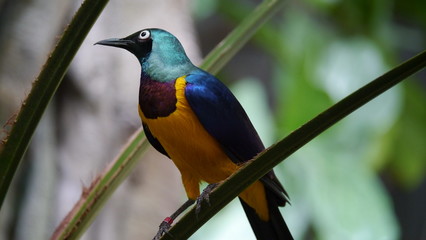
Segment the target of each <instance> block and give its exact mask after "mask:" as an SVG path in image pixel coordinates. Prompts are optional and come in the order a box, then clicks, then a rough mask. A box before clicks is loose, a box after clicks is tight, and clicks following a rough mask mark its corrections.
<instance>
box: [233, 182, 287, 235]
mask: <svg viewBox="0 0 426 240" xmlns="http://www.w3.org/2000/svg"><path fill="white" fill-rule="evenodd" d="M265 190H266V189H265ZM266 199H267V201H268V208H269V216H270V217H269V221H268V222H265V221H262V220H261V219H260V218H259V216H258V215H257V214H256V212H255V210H254V209H253V208H251V207H250V206H249V205H248V204H247V203H245V202H244V201H243V200H242V199H241V198H240V202H241V204H242V205H243V208H244V211H245V213H246V215H247V218H248V220H249V222H250V225H251V228H252V229H253V232H254V235H256V238H257V239H258V240H293V236H292V235H291V233H290V230H289V229H288V227H287V224H286V223H285V221H284V218H283V217H282V215H281V213H280V211H279V209H278V207H279V205H278V203H277V199H276V197H275V196H274V195H273V194H272V193H271V192H270V190H266Z"/></svg>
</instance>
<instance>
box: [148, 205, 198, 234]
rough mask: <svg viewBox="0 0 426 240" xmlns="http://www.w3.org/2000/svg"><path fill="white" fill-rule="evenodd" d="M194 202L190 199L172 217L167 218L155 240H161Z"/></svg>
mask: <svg viewBox="0 0 426 240" xmlns="http://www.w3.org/2000/svg"><path fill="white" fill-rule="evenodd" d="M194 202H195V201H194V200H192V199H188V200H187V201H186V202H185V203H184V204H182V206H180V207H179V208H178V209H177V210H176V211H175V212H174V213H173V214H172V215H170V217H166V218H165V219H164V220H163V221H162V222H161V224H160V226H159V229H158V232H157V234H156V235H155V237H154V239H153V240H159V239H160V238H161V237H162V236H163V235H164V234H165V233H167V232H168V231H169V229H170V227H171V226H172V224H173V221H174V220H175V219H176V218H177V217H178V216H179V215H180V214H181V213H182V212H183V211H185V210H186V209H187V208H188V207H190V206H191V205H192V204H194Z"/></svg>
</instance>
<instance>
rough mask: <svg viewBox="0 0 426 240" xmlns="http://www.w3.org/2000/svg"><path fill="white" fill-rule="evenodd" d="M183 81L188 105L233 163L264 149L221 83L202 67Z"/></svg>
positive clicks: (243, 113)
mask: <svg viewBox="0 0 426 240" xmlns="http://www.w3.org/2000/svg"><path fill="white" fill-rule="evenodd" d="M186 81H187V86H186V88H185V96H186V98H187V100H188V103H189V105H190V106H191V108H192V110H193V111H194V113H195V115H197V117H198V119H199V121H200V122H201V124H202V125H203V126H204V128H205V129H206V130H207V132H208V133H209V134H210V135H212V136H213V137H214V138H215V139H216V140H217V141H218V142H219V144H220V145H221V146H222V148H223V150H224V151H225V152H226V154H227V155H228V156H229V157H230V158H231V160H232V161H233V162H235V163H237V164H238V163H243V162H246V161H248V160H250V159H252V158H253V157H254V156H256V154H258V153H259V152H261V151H262V150H263V149H264V146H263V143H262V141H261V140H260V138H259V135H258V134H257V132H256V130H255V128H254V127H253V125H252V123H251V122H250V120H249V118H248V116H247V114H246V112H245V111H244V109H243V108H242V106H241V105H240V103H239V102H238V100H237V99H236V98H235V96H234V95H233V94H232V93H231V91H230V90H229V89H228V88H227V87H226V86H225V85H224V84H223V83H222V82H220V81H219V80H217V79H216V78H215V77H214V76H212V75H211V74H209V73H207V72H204V71H202V70H197V71H195V72H193V73H192V74H189V75H188V76H186Z"/></svg>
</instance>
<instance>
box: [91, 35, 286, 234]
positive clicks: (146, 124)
mask: <svg viewBox="0 0 426 240" xmlns="http://www.w3.org/2000/svg"><path fill="white" fill-rule="evenodd" d="M96 44H100V45H106V46H113V47H118V48H123V49H126V50H128V51H130V52H131V53H133V54H134V55H135V56H136V57H137V59H138V60H139V62H140V64H141V68H142V73H141V78H140V89H139V114H140V116H141V120H142V125H143V128H144V131H145V134H146V137H147V139H148V141H149V142H150V143H151V145H152V146H153V147H154V148H155V149H156V150H158V151H159V152H160V153H162V154H164V155H165V156H167V157H169V158H171V159H172V160H173V162H174V163H175V165H176V166H177V167H178V168H179V170H180V172H181V175H182V182H183V185H184V187H185V191H186V192H187V195H188V198H189V200H188V201H187V202H186V203H185V204H184V206H186V207H187V206H189V205H188V204H187V203H188V202H189V203H193V202H194V201H195V200H196V199H197V197H198V195H199V194H200V193H199V181H200V180H202V181H207V182H208V183H210V184H214V183H217V182H220V181H222V180H224V179H226V178H227V177H229V175H230V174H231V173H232V172H234V171H236V169H237V168H238V166H240V165H241V164H242V163H245V162H247V161H249V160H250V159H252V158H253V157H255V156H256V155H257V154H258V153H260V152H261V151H263V150H264V149H265V148H264V146H263V143H262V141H261V140H260V138H259V136H258V134H257V132H256V130H255V128H254V127H253V125H252V123H251V122H250V119H249V118H248V116H247V114H246V112H245V111H244V109H243V108H242V106H241V104H240V103H239V102H238V100H237V99H236V98H235V96H234V95H233V94H232V92H231V91H230V90H229V89H228V88H227V87H226V86H225V85H224V84H223V83H222V82H220V81H219V80H218V79H217V78H215V77H214V76H213V75H211V74H209V73H207V72H205V71H203V70H201V69H199V68H197V67H196V66H194V65H193V64H192V63H191V61H190V60H189V58H188V57H187V55H186V53H185V51H184V49H183V47H182V45H181V44H180V42H179V40H178V39H177V38H176V37H175V36H173V35H172V34H171V33H169V32H167V31H164V30H161V29H144V30H141V31H139V32H136V33H134V34H132V35H130V36H128V37H125V38H121V39H118V38H112V39H106V40H103V41H99V42H97V43H96ZM194 129H196V131H194ZM200 142H202V143H203V144H200ZM206 143H207V144H206ZM206 146H207V147H206ZM212 149H214V150H212ZM200 156H202V157H200ZM218 156H220V157H218ZM223 156H224V157H223ZM204 165H206V166H208V167H204ZM210 166H211V167H210ZM225 173H226V174H227V175H226V176H223V174H225ZM219 175H220V176H222V177H221V178H220V179H218V180H217V181H213V180H211V179H213V178H214V177H216V176H219ZM188 176H189V177H190V178H189V179H191V180H190V181H189V180H188ZM194 179H195V180H194ZM208 179H210V180H208ZM209 186H210V185H209ZM203 194H204V193H203ZM247 196H248V197H247ZM239 199H240V202H241V203H242V206H243V209H244V211H245V213H246V215H247V218H248V220H249V223H250V225H251V227H252V229H253V232H254V234H255V235H256V238H257V239H260V240H274V239H283V240H284V239H293V238H292V235H291V233H290V231H289V229H288V227H287V225H286V223H285V221H284V218H283V217H282V215H281V213H280V211H279V209H278V207H279V206H284V205H285V204H286V203H287V202H288V196H287V193H286V191H285V190H284V188H283V186H282V185H281V183H280V182H279V180H278V179H277V177H276V176H275V174H274V172H273V171H272V170H271V171H270V172H269V173H267V174H266V175H265V176H263V177H262V178H261V179H260V181H257V182H255V183H254V184H253V185H252V186H250V187H249V188H247V189H246V190H245V191H244V192H243V193H242V194H241V195H240V196H239ZM251 199H257V200H256V201H252V200H251ZM265 206H266V207H265ZM179 210H182V207H181V208H179ZM179 210H178V211H177V212H176V213H174V214H173V215H172V216H175V217H176V216H177V215H178V214H179V213H181V211H179ZM172 220H173V218H172ZM163 223H164V222H163ZM167 223H168V222H167ZM170 224H171V223H170ZM170 224H169V225H168V226H167V228H166V229H160V231H159V233H158V234H157V236H159V235H160V236H161V235H162V234H164V230H165V231H167V229H168V228H169V227H170Z"/></svg>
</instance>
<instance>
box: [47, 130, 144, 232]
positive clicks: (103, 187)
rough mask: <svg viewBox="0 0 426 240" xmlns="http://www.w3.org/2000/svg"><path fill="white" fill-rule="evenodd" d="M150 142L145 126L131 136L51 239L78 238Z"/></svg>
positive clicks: (85, 191)
mask: <svg viewBox="0 0 426 240" xmlns="http://www.w3.org/2000/svg"><path fill="white" fill-rule="evenodd" d="M148 147H149V143H148V141H147V140H146V138H145V135H144V133H143V131H142V129H139V130H138V131H137V132H136V133H135V134H134V135H133V136H132V137H131V138H130V140H129V142H128V144H127V145H126V146H125V148H124V150H123V152H122V153H121V154H120V155H119V156H118V157H117V158H116V159H115V160H114V161H113V162H112V163H111V164H110V165H109V166H108V167H107V168H106V169H105V170H104V172H103V173H102V174H100V175H99V176H98V177H97V178H96V179H95V180H94V181H93V182H92V184H91V186H90V187H89V188H87V189H84V190H83V194H82V196H81V198H80V200H79V201H78V202H77V203H76V205H75V206H74V208H73V209H72V210H71V212H69V213H68V215H67V216H66V217H65V219H64V220H63V221H62V222H61V224H60V225H59V226H58V228H57V229H56V231H55V232H54V233H53V235H52V237H51V240H57V239H78V238H79V237H80V236H81V235H82V234H83V233H84V231H85V230H86V229H87V227H88V226H90V223H92V222H93V219H94V217H95V216H96V215H97V213H98V211H99V210H100V209H101V207H102V206H103V205H104V204H105V203H106V201H107V200H108V199H109V197H110V196H111V194H112V193H113V192H114V191H115V190H116V189H117V187H118V186H119V185H120V184H121V183H122V182H123V180H124V179H125V178H126V177H127V176H128V175H129V174H130V172H131V170H132V169H133V168H134V166H135V165H136V163H137V162H138V160H139V159H140V158H141V156H142V155H143V153H144V152H145V151H146V149H148Z"/></svg>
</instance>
